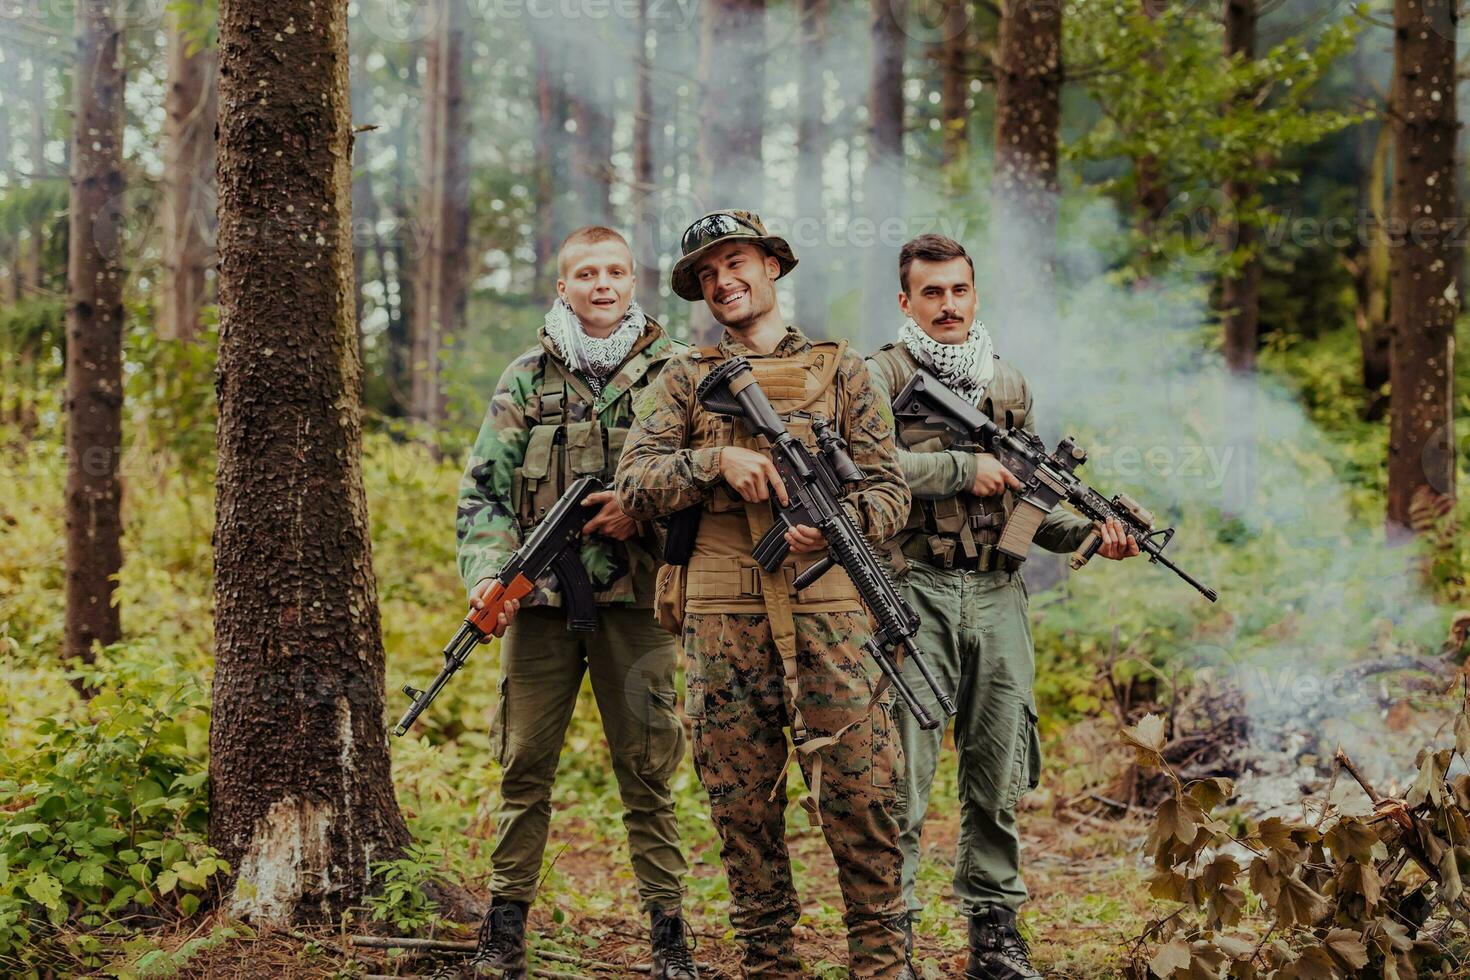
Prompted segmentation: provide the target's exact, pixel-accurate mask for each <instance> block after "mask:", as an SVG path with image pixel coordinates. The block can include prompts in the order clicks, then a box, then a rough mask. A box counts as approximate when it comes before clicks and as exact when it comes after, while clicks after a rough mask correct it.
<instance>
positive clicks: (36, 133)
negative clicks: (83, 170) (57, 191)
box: [22, 58, 76, 293]
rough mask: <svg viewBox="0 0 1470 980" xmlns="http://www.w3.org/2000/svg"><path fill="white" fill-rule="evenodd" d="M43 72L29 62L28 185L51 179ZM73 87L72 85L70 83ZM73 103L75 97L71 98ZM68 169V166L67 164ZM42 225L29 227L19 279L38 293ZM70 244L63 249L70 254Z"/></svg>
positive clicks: (35, 61) (42, 63) (41, 221)
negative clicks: (29, 125)
mask: <svg viewBox="0 0 1470 980" xmlns="http://www.w3.org/2000/svg"><path fill="white" fill-rule="evenodd" d="M46 69H47V63H46V62H45V61H44V60H42V59H40V58H32V59H31V181H32V183H34V182H35V181H38V180H44V179H45V178H47V177H49V176H51V167H50V166H49V165H48V164H47V162H46V107H47V106H48V105H49V103H48V102H47V101H46ZM72 84H73V85H75V84H76V82H75V80H73V83H72ZM73 99H75V95H73ZM68 167H70V163H69V162H68ZM45 245H46V223H45V220H44V219H40V218H38V219H36V221H34V222H33V223H32V224H31V227H30V247H29V249H28V250H27V252H26V268H25V274H24V276H23V277H22V279H23V281H24V282H25V283H27V284H28V285H29V287H30V288H31V289H33V290H35V291H36V292H37V293H39V292H40V291H41V290H42V289H44V288H45V284H46V282H45V261H44V260H45V256H44V255H43V254H42V253H43V252H44V250H45ZM70 247H71V246H70V244H68V246H67V248H68V251H70Z"/></svg>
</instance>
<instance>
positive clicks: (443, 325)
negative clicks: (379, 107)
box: [411, 0, 469, 423]
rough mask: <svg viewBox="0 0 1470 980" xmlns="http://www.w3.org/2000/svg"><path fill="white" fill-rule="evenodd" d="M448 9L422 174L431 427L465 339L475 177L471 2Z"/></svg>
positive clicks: (420, 392) (437, 46)
mask: <svg viewBox="0 0 1470 980" xmlns="http://www.w3.org/2000/svg"><path fill="white" fill-rule="evenodd" d="M438 2H439V3H440V4H441V5H442V6H441V9H440V11H439V14H438V16H436V18H435V21H434V23H435V29H434V33H433V34H432V35H431V36H430V37H429V38H428V57H427V59H426V60H425V63H426V65H427V73H428V77H427V78H426V79H425V80H424V99H425V101H426V102H427V103H428V104H427V106H426V108H425V112H424V141H423V167H424V184H423V187H422V189H421V192H420V200H419V213H420V214H421V215H422V216H423V219H424V227H427V228H428V229H429V247H428V250H427V252H426V253H425V255H424V257H423V260H422V261H421V262H420V263H419V268H418V272H419V275H418V277H417V285H418V286H419V292H418V296H417V300H418V302H417V303H416V304H415V308H414V314H415V317H414V331H413V398H412V407H411V414H412V415H413V417H414V418H416V419H418V420H420V421H423V422H429V423H438V422H439V421H440V420H441V419H442V418H443V417H444V391H443V385H442V383H441V381H440V377H439V352H440V350H441V349H442V348H443V347H444V346H445V344H446V343H447V342H449V340H450V339H451V338H453V337H455V336H456V335H458V334H459V332H460V327H461V325H462V323H463V320H464V308H465V249H466V237H467V234H468V224H467V222H466V219H467V217H468V215H467V211H468V206H469V175H468V171H467V168H466V166H465V152H464V147H465V145H466V143H467V142H468V137H469V134H468V131H467V126H466V122H467V120H466V117H465V114H464V104H463V103H464V78H463V71H464V44H465V31H464V21H465V11H464V0H438Z"/></svg>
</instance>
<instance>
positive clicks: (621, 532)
mask: <svg viewBox="0 0 1470 980" xmlns="http://www.w3.org/2000/svg"><path fill="white" fill-rule="evenodd" d="M582 506H584V507H594V506H596V507H600V508H601V510H599V511H598V512H597V513H596V514H595V515H593V517H592V520H590V521H588V522H587V523H586V524H584V525H582V533H583V534H600V535H602V536H603V537H605V538H612V539H613V540H614V541H627V540H628V539H629V538H631V537H634V536H635V535H637V533H638V522H637V521H635V520H633V518H631V517H629V516H628V515H627V514H624V513H623V508H622V507H619V506H618V500H617V494H615V493H613V492H612V491H611V490H599V491H598V492H597V493H589V494H588V495H587V496H585V497H583V498H582Z"/></svg>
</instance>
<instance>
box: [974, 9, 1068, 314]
mask: <svg viewBox="0 0 1470 980" xmlns="http://www.w3.org/2000/svg"><path fill="white" fill-rule="evenodd" d="M997 62H998V63H997V65H996V87H995V171H994V174H993V176H992V182H991V196H992V198H993V200H994V202H995V204H996V211H997V214H996V220H994V221H993V222H992V223H993V224H995V225H996V226H997V227H1006V228H1007V231H1006V239H1007V240H1008V241H1010V242H1011V243H1012V246H1011V250H1010V251H1008V252H1007V253H1006V254H1007V255H1009V256H1011V259H1010V262H1011V263H1012V265H1013V267H1014V268H1015V269H1016V270H1017V271H1018V272H1019V273H1020V274H1021V275H1023V277H1024V278H1023V281H1024V282H1025V283H1026V289H1028V290H1029V291H1032V292H1034V293H1035V294H1037V295H1038V296H1039V297H1047V296H1050V295H1051V294H1052V285H1053V280H1054V275H1055V265H1056V230H1057V128H1058V125H1059V123H1060V119H1061V96H1062V76H1063V71H1062V5H1061V4H1059V3H1025V2H1023V0H1005V3H1004V9H1003V12H1002V15H1001V21H1000V41H999V44H998V45H997ZM1017 246H1019V247H1017Z"/></svg>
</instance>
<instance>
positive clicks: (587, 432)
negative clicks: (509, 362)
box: [511, 325, 673, 532]
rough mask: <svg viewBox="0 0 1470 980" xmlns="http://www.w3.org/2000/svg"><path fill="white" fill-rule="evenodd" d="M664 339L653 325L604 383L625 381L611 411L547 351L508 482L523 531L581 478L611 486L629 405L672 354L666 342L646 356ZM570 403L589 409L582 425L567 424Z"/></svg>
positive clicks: (625, 436) (630, 417)
mask: <svg viewBox="0 0 1470 980" xmlns="http://www.w3.org/2000/svg"><path fill="white" fill-rule="evenodd" d="M662 336H663V333H662V331H661V330H659V329H657V326H656V325H655V329H653V330H650V331H647V332H646V333H645V334H644V336H643V338H642V339H640V340H639V341H638V343H637V344H636V345H635V346H634V347H633V350H632V351H631V352H630V353H629V355H628V358H627V359H626V360H625V361H624V362H623V365H622V367H620V368H619V369H618V370H617V371H616V372H614V373H613V375H612V376H611V377H610V378H609V379H608V385H609V386H612V385H613V384H614V383H617V382H619V381H620V380H622V381H625V382H626V388H625V389H624V390H623V391H622V392H621V393H620V394H618V395H617V396H616V398H615V400H614V401H613V403H612V405H611V406H607V405H602V404H601V399H599V398H598V396H596V395H594V394H593V393H592V389H591V388H590V387H589V386H588V385H587V383H586V382H585V381H583V380H582V379H581V378H579V377H577V376H576V374H574V373H573V372H571V371H569V370H567V369H566V368H564V367H563V366H562V365H561V363H560V362H559V361H558V360H557V359H556V358H555V357H553V356H552V355H551V353H550V352H549V351H548V352H546V353H545V354H544V356H543V357H542V359H541V364H542V369H541V375H540V378H539V379H538V380H537V383H536V391H535V393H534V394H533V395H532V397H531V398H529V399H528V400H527V402H526V407H525V412H526V421H527V423H528V425H529V427H530V435H529V437H528V439H527V442H526V452H525V456H524V458H523V460H522V462H521V465H520V466H519V467H518V468H517V469H516V471H515V473H514V474H513V475H512V477H511V506H512V507H514V508H515V511H516V519H517V520H519V521H520V524H521V530H522V531H523V532H525V531H529V530H530V529H531V528H533V527H535V526H536V525H537V524H538V523H540V521H541V520H542V518H544V517H545V516H546V512H547V511H548V510H550V509H551V506H552V505H553V504H555V503H556V502H557V500H559V499H560V498H561V495H562V494H563V493H565V492H566V489H567V487H569V486H571V485H572V484H573V483H575V482H576V481H577V480H578V479H580V478H581V477H584V476H595V477H599V478H600V479H602V480H604V481H605V482H607V483H608V484H609V485H611V483H612V479H613V473H614V472H615V471H616V470H617V468H618V460H619V459H620V458H621V457H622V455H623V444H624V443H625V442H626V441H627V439H628V430H629V429H630V428H632V424H633V402H634V401H635V400H636V399H637V397H638V395H639V394H640V393H641V392H642V391H643V389H644V388H646V387H647V386H648V385H649V383H650V382H651V381H652V380H653V377H655V376H656V373H655V372H654V370H653V369H654V368H655V367H657V366H659V365H661V364H663V362H664V361H666V360H668V359H669V357H670V356H671V355H672V354H673V350H672V349H671V346H672V345H670V344H668V343H665V344H662V345H659V348H658V352H657V353H651V352H650V349H651V348H652V347H653V346H654V345H655V344H656V343H657V341H658V339H659V338H660V337H662ZM606 391H607V389H604V394H606ZM573 403H581V404H584V405H587V406H588V410H587V412H586V413H585V415H584V416H583V421H580V422H569V421H567V419H568V418H569V417H570V416H571V413H570V412H568V406H569V405H571V404H573ZM608 407H611V408H612V409H613V411H612V413H611V415H610V418H612V419H613V420H614V421H613V424H611V425H604V424H603V423H602V416H603V415H605V414H607V408H608ZM578 414H581V413H578Z"/></svg>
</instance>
